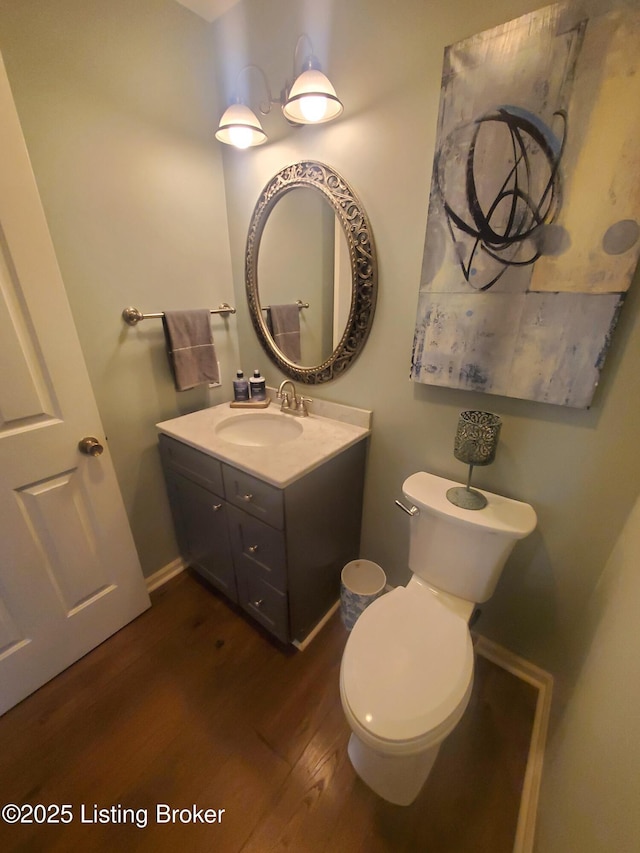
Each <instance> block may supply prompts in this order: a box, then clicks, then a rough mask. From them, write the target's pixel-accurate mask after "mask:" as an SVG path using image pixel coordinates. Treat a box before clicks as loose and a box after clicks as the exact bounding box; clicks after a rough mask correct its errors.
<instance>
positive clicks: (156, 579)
mask: <svg viewBox="0 0 640 853" xmlns="http://www.w3.org/2000/svg"><path fill="white" fill-rule="evenodd" d="M186 568H187V564H186V563H185V561H184V560H183V559H182V557H178V558H177V560H173V561H172V562H171V563H168V564H167V565H166V566H163V567H162V568H161V569H158V571H157V572H154V573H153V574H152V575H149V577H147V578H145V582H146V584H147V592H153V591H154V589H158V587H160V586H162V585H163V584H165V583H167V581H170V580H171V578H175V576H176V575H179V574H180V572H183V571H184V570H185V569H186Z"/></svg>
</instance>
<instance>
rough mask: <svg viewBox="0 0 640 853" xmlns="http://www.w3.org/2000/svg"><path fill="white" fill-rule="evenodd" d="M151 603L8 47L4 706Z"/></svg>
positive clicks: (0, 576)
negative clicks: (90, 441) (18, 102)
mask: <svg viewBox="0 0 640 853" xmlns="http://www.w3.org/2000/svg"><path fill="white" fill-rule="evenodd" d="M85 436H91V437H95V438H96V439H97V440H98V442H99V443H100V444H101V445H103V446H104V452H103V453H102V454H101V455H99V456H90V455H85V454H83V453H81V452H80V450H79V448H78V445H79V442H80V440H81V439H83V438H84V437H85ZM147 607H149V597H148V595H147V591H146V586H145V582H144V578H143V576H142V572H141V570H140V564H139V562H138V557H137V554H136V550H135V547H134V544H133V539H132V536H131V531H130V529H129V526H128V522H127V517H126V514H125V510H124V506H123V503H122V497H121V495H120V492H119V490H118V486H117V483H116V478H115V473H114V470H113V466H112V463H111V459H110V457H109V450H108V448H107V446H106V442H105V439H104V434H103V432H102V426H101V423H100V417H99V415H98V411H97V408H96V403H95V400H94V397H93V393H92V390H91V386H90V383H89V377H88V375H87V372H86V367H85V364H84V360H83V357H82V352H81V350H80V344H79V342H78V338H77V335H76V330H75V326H74V324H73V319H72V316H71V312H70V310H69V305H68V302H67V298H66V293H65V289H64V285H63V283H62V279H61V276H60V271H59V269H58V265H57V261H56V257H55V253H54V250H53V245H52V242H51V238H50V236H49V231H48V228H47V224H46V220H45V217H44V212H43V209H42V205H41V203H40V197H39V194H38V190H37V187H36V183H35V179H34V176H33V172H32V170H31V165H30V162H29V157H28V154H27V149H26V145H25V142H24V139H23V136H22V131H21V128H20V123H19V121H18V115H17V112H16V109H15V106H14V103H13V98H12V96H11V90H10V88H9V82H8V80H7V76H6V72H5V69H4V64H3V62H2V58H1V57H0V714H1V713H4V711H6V710H7V709H8V708H10V707H11V706H12V705H15V704H16V703H17V702H19V701H20V700H21V699H23V698H24V697H25V696H27V695H28V694H29V693H32V692H33V691H34V690H36V689H37V688H38V687H39V686H40V685H42V684H44V683H45V682H46V681H48V680H49V679H50V678H52V677H53V676H54V675H57V673H59V672H61V671H62V670H63V669H65V668H66V667H67V666H69V665H70V664H71V663H73V662H74V661H75V660H77V659H78V658H80V657H82V655H84V654H86V653H87V652H88V651H90V650H91V649H92V648H94V647H95V646H97V645H98V644H99V643H101V642H102V641H103V640H104V639H106V638H107V637H108V636H110V635H111V634H113V633H114V632H115V631H117V630H118V629H119V628H121V627H122V626H123V625H125V624H126V623H127V622H130V621H131V620H132V619H133V618H134V617H136V616H137V615H138V614H140V613H141V612H142V611H143V610H145V609H146V608H147Z"/></svg>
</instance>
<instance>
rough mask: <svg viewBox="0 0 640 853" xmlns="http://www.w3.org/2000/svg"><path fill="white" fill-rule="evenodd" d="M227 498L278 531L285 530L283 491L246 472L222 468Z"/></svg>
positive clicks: (225, 466) (224, 466)
mask: <svg viewBox="0 0 640 853" xmlns="http://www.w3.org/2000/svg"><path fill="white" fill-rule="evenodd" d="M222 476H223V479H224V491H225V497H226V498H227V500H228V501H229V503H231V504H235V506H237V507H239V508H240V509H242V510H244V511H245V512H248V513H249V514H250V515H252V516H254V518H259V519H260V521H265V522H266V523H267V524H270V525H271V526H272V527H277V528H278V530H282V529H283V528H284V501H283V499H282V490H281V489H277V488H276V487H275V486H271V485H269V483H264V482H263V481H262V480H257V479H256V478H255V477H252V476H251V475H250V474H245V473H244V471H238V469H237V468H231V467H230V466H229V465H223V466H222Z"/></svg>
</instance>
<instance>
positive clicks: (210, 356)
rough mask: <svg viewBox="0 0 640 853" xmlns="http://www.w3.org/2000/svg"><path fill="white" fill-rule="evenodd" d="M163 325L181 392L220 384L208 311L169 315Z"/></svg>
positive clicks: (177, 385) (175, 312)
mask: <svg viewBox="0 0 640 853" xmlns="http://www.w3.org/2000/svg"><path fill="white" fill-rule="evenodd" d="M162 325H163V326H164V334H165V338H166V341H167V354H168V356H169V364H170V365H171V370H172V372H173V378H174V381H175V386H176V389H177V390H178V391H187V390H188V389H189V388H193V387H195V386H196V385H203V384H205V383H214V382H219V381H220V375H219V372H218V360H217V358H216V350H215V347H214V345H213V337H212V335H211V312H210V311H209V309H208V308H199V309H196V310H195V311H165V313H164V316H163V318H162Z"/></svg>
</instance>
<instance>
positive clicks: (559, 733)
mask: <svg viewBox="0 0 640 853" xmlns="http://www.w3.org/2000/svg"><path fill="white" fill-rule="evenodd" d="M638 554H640V499H639V500H637V501H636V504H635V506H634V508H633V509H632V510H631V513H630V515H629V518H628V520H627V523H626V524H625V526H624V528H623V531H622V533H621V535H620V537H619V539H618V541H617V543H616V545H615V547H614V549H613V552H612V554H611V557H610V558H609V560H608V562H607V565H606V568H605V570H604V572H603V573H602V577H601V578H600V580H599V582H598V584H597V586H596V588H595V590H594V592H593V595H592V596H591V599H590V600H589V604H588V607H587V608H585V612H584V614H583V622H582V626H581V633H582V636H583V643H584V646H585V648H586V649H588V651H587V654H586V657H585V660H584V663H583V665H582V667H581V669H580V673H579V676H578V679H577V682H576V686H575V690H574V691H573V694H572V696H571V699H570V701H569V703H568V706H567V709H566V713H565V714H564V716H563V719H562V720H561V723H560V725H559V726H558V727H557V729H556V730H555V731H554V732H553V734H552V736H551V738H550V740H549V744H548V748H547V755H546V757H545V776H544V781H545V785H544V788H543V796H542V799H541V803H540V812H539V813H540V819H539V824H538V830H537V836H536V849H537V850H538V851H539V853H567V851H574V850H575V851H580V853H612V851H615V853H635V851H636V850H637V849H638V839H640V811H639V810H638V802H640V774H639V773H638V767H639V766H640V714H638V708H639V707H640V656H638V654H637V641H634V638H635V636H636V633H637V623H638V601H639V600H640V572H638Z"/></svg>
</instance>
